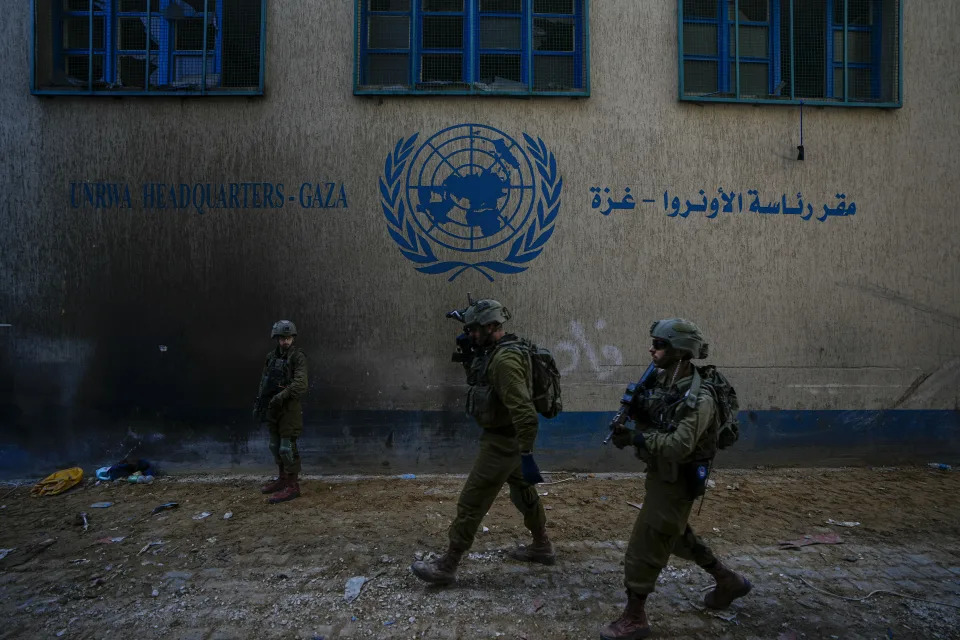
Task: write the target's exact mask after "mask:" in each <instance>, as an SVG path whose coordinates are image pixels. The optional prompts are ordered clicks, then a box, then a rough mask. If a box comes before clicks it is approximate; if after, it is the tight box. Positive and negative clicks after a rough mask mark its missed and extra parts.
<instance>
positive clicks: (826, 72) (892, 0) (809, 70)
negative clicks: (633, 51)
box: [678, 0, 902, 107]
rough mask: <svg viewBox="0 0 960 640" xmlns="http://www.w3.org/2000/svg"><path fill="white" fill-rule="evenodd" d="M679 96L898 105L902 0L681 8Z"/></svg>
mask: <svg viewBox="0 0 960 640" xmlns="http://www.w3.org/2000/svg"><path fill="white" fill-rule="evenodd" d="M678 5H679V11H680V20H679V24H680V34H679V39H680V58H681V59H680V97H681V98H682V99H690V100H702V101H709V100H715V101H747V102H780V103H788V104H794V103H797V102H800V101H803V102H804V103H807V104H838V105H856V106H869V105H875V106H884V107H891V106H900V104H901V77H900V67H901V64H900V63H901V42H900V25H901V22H902V19H901V0H679V2H678Z"/></svg>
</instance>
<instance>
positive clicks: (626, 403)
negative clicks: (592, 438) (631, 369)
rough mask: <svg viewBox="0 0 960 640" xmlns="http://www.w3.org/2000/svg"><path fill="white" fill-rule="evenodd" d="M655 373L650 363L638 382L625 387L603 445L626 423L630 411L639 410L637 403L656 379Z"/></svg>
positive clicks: (654, 368) (655, 368)
mask: <svg viewBox="0 0 960 640" xmlns="http://www.w3.org/2000/svg"><path fill="white" fill-rule="evenodd" d="M656 372H657V367H656V365H654V364H653V363H652V362H651V363H650V366H649V367H647V370H646V371H644V372H643V375H642V376H640V379H639V380H637V381H636V382H631V383H630V384H628V385H627V390H626V391H624V392H623V396H621V398H620V410H619V411H617V415H615V416H614V417H613V420H612V421H611V422H610V434H609V435H608V436H607V438H606V440H604V441H603V444H607V443H608V442H610V438H612V437H613V432H614V431H616V430H617V429H619V428H621V427H623V425H625V424H626V423H627V420H629V419H630V413H631V412H632V411H634V410H637V409H639V408H640V407H639V406H638V404H639V401H640V400H641V399H642V397H643V394H644V392H645V391H646V390H647V389H648V388H649V387H650V386H651V380H655V379H656V378H655V374H656Z"/></svg>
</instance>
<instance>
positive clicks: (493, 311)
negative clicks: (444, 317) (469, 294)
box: [463, 300, 510, 331]
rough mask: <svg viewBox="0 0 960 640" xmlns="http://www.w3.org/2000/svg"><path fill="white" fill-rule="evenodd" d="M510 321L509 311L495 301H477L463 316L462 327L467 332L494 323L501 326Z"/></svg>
mask: <svg viewBox="0 0 960 640" xmlns="http://www.w3.org/2000/svg"><path fill="white" fill-rule="evenodd" d="M509 319H510V311H509V310H507V308H506V307H505V306H503V305H502V304H500V303H499V302H497V301H496V300H477V301H476V302H474V303H473V304H471V305H470V306H469V307H467V309H466V311H465V312H464V314H463V325H464V328H465V329H467V330H468V331H469V330H470V329H471V328H474V327H482V326H484V325H487V324H490V323H491V322H496V323H497V324H503V323H504V322H506V321H507V320H509Z"/></svg>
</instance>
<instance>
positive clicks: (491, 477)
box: [449, 431, 547, 551]
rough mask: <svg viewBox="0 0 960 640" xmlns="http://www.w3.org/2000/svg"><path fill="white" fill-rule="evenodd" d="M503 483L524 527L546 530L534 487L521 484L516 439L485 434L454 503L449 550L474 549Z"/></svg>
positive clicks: (501, 435) (525, 483) (533, 529)
mask: <svg viewBox="0 0 960 640" xmlns="http://www.w3.org/2000/svg"><path fill="white" fill-rule="evenodd" d="M504 483H507V484H508V485H510V501H511V502H513V504H514V506H515V507H516V508H517V510H518V511H520V513H521V514H522V515H523V524H524V526H526V527H527V529H529V530H530V531H539V530H540V529H542V528H543V527H545V526H546V524H547V516H546V513H545V512H544V510H543V505H542V504H541V503H540V495H539V494H538V493H537V487H536V485H532V484H529V483H527V482H526V481H524V479H523V476H522V475H521V474H520V445H519V444H518V443H517V438H516V436H515V435H503V434H500V433H492V432H489V431H484V433H483V435H482V436H480V453H479V454H478V455H477V459H476V461H475V462H474V463H473V469H472V470H471V471H470V475H469V476H467V481H466V483H465V484H464V485H463V490H461V492H460V498H459V500H458V501H457V517H456V518H454V520H453V522H452V523H451V524H450V530H449V537H450V546H452V547H454V548H455V549H459V550H461V551H466V550H467V549H469V548H470V547H471V546H472V545H473V539H474V537H475V536H476V534H477V529H479V528H480V523H481V521H482V520H483V517H484V516H485V515H487V511H489V510H490V507H491V506H492V505H493V501H494V500H495V499H496V497H497V495H498V494H499V493H500V489H501V488H502V487H503V485H504Z"/></svg>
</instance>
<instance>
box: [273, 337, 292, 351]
mask: <svg viewBox="0 0 960 640" xmlns="http://www.w3.org/2000/svg"><path fill="white" fill-rule="evenodd" d="M277 344H278V345H279V346H280V350H281V351H286V350H287V349H289V348H290V345H292V344H293V336H278V337H277Z"/></svg>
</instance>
